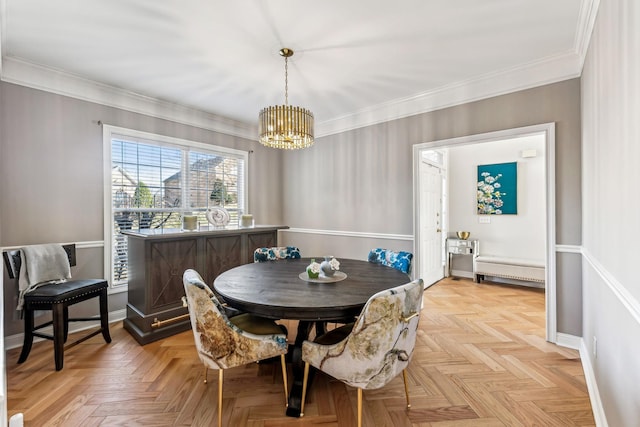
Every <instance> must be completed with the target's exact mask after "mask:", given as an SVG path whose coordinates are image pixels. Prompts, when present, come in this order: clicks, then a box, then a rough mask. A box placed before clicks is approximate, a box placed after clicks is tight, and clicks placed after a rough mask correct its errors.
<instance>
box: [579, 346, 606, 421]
mask: <svg viewBox="0 0 640 427" xmlns="http://www.w3.org/2000/svg"><path fill="white" fill-rule="evenodd" d="M579 350H580V361H581V362H582V370H583V371H584V378H585V381H586V383H587V390H588V391H589V400H590V401H591V410H592V411H593V418H594V420H595V422H596V426H597V427H608V426H609V423H608V422H607V417H606V415H605V412H604V406H603V405H602V399H601V398H600V391H599V390H598V382H597V381H596V375H595V372H594V371H593V365H592V363H591V357H590V355H589V350H588V349H587V345H586V344H585V342H584V339H581V340H580V347H579Z"/></svg>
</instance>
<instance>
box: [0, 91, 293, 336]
mask: <svg viewBox="0 0 640 427" xmlns="http://www.w3.org/2000/svg"><path fill="white" fill-rule="evenodd" d="M99 120H100V121H102V122H103V123H106V124H110V125H114V126H120V127H125V128H132V129H136V130H141V131H146V132H152V133H157V134H161V135H167V136H171V137H176V138H183V139H188V140H193V141H199V142H203V143H209V144H215V145H221V146H225V147H231V148H236V149H240V150H254V152H253V153H252V154H251V155H250V156H249V167H250V172H251V173H250V175H249V209H250V210H251V212H252V213H253V214H254V217H255V218H256V221H257V222H258V223H261V224H279V223H281V222H282V208H281V207H282V204H283V203H282V194H283V193H282V191H281V187H280V185H273V183H278V182H280V181H281V179H282V176H281V169H282V168H281V167H280V153H279V152H277V151H275V150H269V149H266V148H264V147H262V146H261V145H260V144H258V143H257V142H253V141H249V140H246V139H242V138H237V137H233V136H229V135H223V134H220V133H216V132H212V131H208V130H204V129H200V128H196V127H192V126H185V125H181V124H177V123H174V122H171V121H167V120H161V119H156V118H153V117H149V116H145V115H142V114H136V113H131V112H128V111H123V110H119V109H116V108H111V107H105V106H102V105H98V104H95V103H91V102H85V101H80V100H77V99H73V98H68V97H65V96H60V95H55V94H51V93H47V92H43V91H40V90H35V89H29V88H25V87H22V86H17V85H13V84H9V83H5V82H0V195H1V197H0V220H1V221H0V246H2V247H7V246H20V245H28V244H39V243H56V242H102V241H103V222H104V220H103V212H104V207H103V204H104V203H103V187H104V184H103V164H102V127H101V126H99V125H98V124H97V122H98V121H99ZM78 263H79V264H81V265H79V266H78V268H76V269H74V271H73V274H74V277H77V278H81V277H89V276H94V277H95V276H99V277H102V276H103V250H102V248H97V249H96V248H87V249H79V251H78ZM4 279H5V281H4V283H5V286H4V309H5V334H6V335H7V336H10V335H12V334H16V333H20V332H22V323H21V322H20V321H19V320H18V319H16V316H15V298H16V296H15V295H16V292H15V288H14V286H13V282H9V281H8V279H7V278H6V277H5V278H4ZM92 303H93V302H92V301H88V302H87V303H86V306H84V307H74V310H79V311H87V310H89V307H88V305H89V304H92ZM125 303H126V294H124V293H119V294H113V295H111V296H110V300H109V310H110V311H117V310H122V309H124V307H125ZM96 307H97V305H96ZM72 314H77V313H73V311H72Z"/></svg>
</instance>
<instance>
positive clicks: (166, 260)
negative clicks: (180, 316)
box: [147, 239, 198, 311]
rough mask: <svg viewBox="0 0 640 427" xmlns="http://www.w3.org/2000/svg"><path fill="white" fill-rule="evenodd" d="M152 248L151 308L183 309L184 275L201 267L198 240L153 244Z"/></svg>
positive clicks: (149, 263) (149, 265) (149, 261)
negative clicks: (176, 307) (199, 264)
mask: <svg viewBox="0 0 640 427" xmlns="http://www.w3.org/2000/svg"><path fill="white" fill-rule="evenodd" d="M149 246H150V248H149V260H148V263H147V268H148V269H149V272H148V277H149V301H148V307H149V309H150V310H151V311H155V310H158V309H162V308H165V307H167V306H182V296H183V295H184V290H183V289H184V288H183V285H182V275H183V273H184V271H185V270H186V269H187V268H197V266H198V263H197V255H198V252H197V241H196V240H195V239H189V240H172V241H168V242H152V243H151V244H150V245H149Z"/></svg>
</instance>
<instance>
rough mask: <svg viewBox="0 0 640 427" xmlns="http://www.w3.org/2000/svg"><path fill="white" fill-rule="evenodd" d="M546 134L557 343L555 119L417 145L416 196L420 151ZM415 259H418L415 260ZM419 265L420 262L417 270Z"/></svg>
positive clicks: (549, 299)
mask: <svg viewBox="0 0 640 427" xmlns="http://www.w3.org/2000/svg"><path fill="white" fill-rule="evenodd" d="M535 134H544V135H545V145H546V147H545V186H546V198H547V211H546V249H545V250H546V260H545V279H546V280H545V284H546V291H545V305H546V307H545V312H546V336H547V341H549V342H553V343H555V342H556V340H557V333H558V326H557V311H556V301H557V295H556V293H557V290H556V193H555V123H543V124H539V125H532V126H524V127H521V128H514V129H505V130H501V131H496V132H487V133H483V134H477V135H467V136H462V137H457V138H450V139H443V140H439V141H431V142H424V143H421V144H415V145H414V146H413V177H414V179H413V181H414V191H413V195H414V199H415V197H416V194H417V192H418V191H419V190H418V189H417V188H416V185H417V184H416V183H417V182H418V181H416V175H417V174H418V169H417V165H418V162H417V160H416V159H418V158H420V151H422V150H433V149H435V148H438V147H452V146H462V145H468V144H475V143H483V142H492V141H498V140H504V139H512V138H516V137H522V136H526V135H535ZM413 205H414V233H415V234H416V236H415V240H414V260H417V262H418V263H419V260H420V254H419V253H418V251H417V250H416V248H417V244H416V243H415V242H418V241H419V240H418V239H419V238H420V237H419V232H418V231H416V230H420V226H419V218H420V213H419V212H418V211H417V210H418V208H417V207H416V201H415V200H414V202H413ZM414 262H415V261H414ZM417 268H419V265H416V271H419V270H417Z"/></svg>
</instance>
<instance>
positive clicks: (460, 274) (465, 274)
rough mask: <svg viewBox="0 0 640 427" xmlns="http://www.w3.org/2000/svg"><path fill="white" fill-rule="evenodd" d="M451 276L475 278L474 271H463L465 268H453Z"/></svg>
mask: <svg viewBox="0 0 640 427" xmlns="http://www.w3.org/2000/svg"><path fill="white" fill-rule="evenodd" d="M451 276H455V277H464V278H467V279H473V272H472V271H463V270H451Z"/></svg>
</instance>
